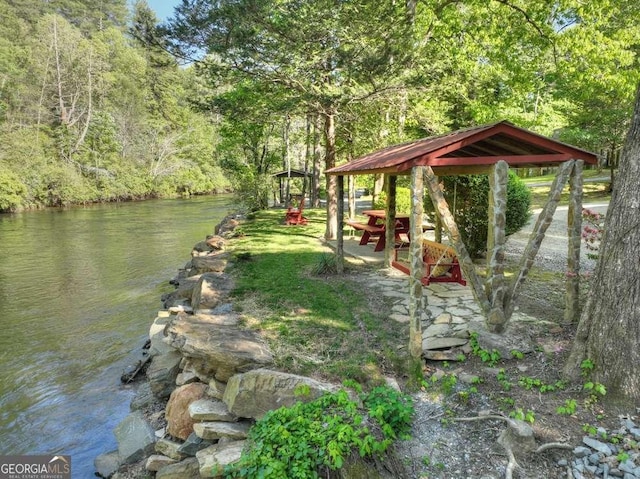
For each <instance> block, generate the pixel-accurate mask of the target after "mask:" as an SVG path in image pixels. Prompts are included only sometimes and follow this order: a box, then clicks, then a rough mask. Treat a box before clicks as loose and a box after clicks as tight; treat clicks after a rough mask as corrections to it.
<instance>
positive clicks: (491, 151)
mask: <svg viewBox="0 0 640 479" xmlns="http://www.w3.org/2000/svg"><path fill="white" fill-rule="evenodd" d="M597 162H598V158H597V156H596V155H595V154H593V153H590V152H588V151H585V150H582V149H580V148H576V147H574V146H571V145H568V144H565V143H562V142H559V141H556V140H553V139H551V138H548V137H545V136H543V135H539V134H537V133H534V132H532V131H529V130H526V129H523V128H520V127H517V126H515V125H514V124H512V123H510V122H507V121H500V122H497V123H492V124H489V125H483V126H476V127H471V128H466V129H463V130H458V131H454V132H451V133H447V134H444V135H438V136H433V137H429V138H424V139H421V140H416V141H411V142H408V143H403V144H399V145H394V146H390V147H388V148H384V149H382V150H379V151H375V152H373V153H370V154H368V155H365V156H362V157H360V158H357V159H355V160H353V161H350V162H349V163H345V164H343V165H340V166H336V167H334V168H331V169H329V170H327V171H326V174H328V175H337V178H338V198H337V200H338V202H337V203H338V204H337V209H338V219H339V222H338V223H339V224H338V228H337V254H338V256H339V259H340V261H339V264H341V263H342V260H343V257H344V236H343V227H342V221H341V220H342V218H343V216H344V203H343V201H344V176H346V175H362V174H384V175H387V176H386V178H385V180H386V181H385V185H386V186H385V187H386V190H387V191H386V192H387V204H386V215H385V218H386V224H385V234H386V245H387V246H386V251H385V264H386V265H387V266H391V264H392V257H393V248H394V243H395V232H394V225H395V224H396V222H395V190H396V186H395V185H396V179H397V176H398V175H411V212H410V225H411V226H410V235H411V237H412V238H421V237H422V220H423V213H424V211H423V199H424V189H425V186H426V189H427V191H428V194H429V196H430V197H431V200H432V201H433V204H434V206H435V210H436V214H437V216H438V219H439V220H440V221H441V223H442V224H443V225H444V227H445V229H446V231H447V233H448V237H449V240H450V242H451V243H452V246H453V247H454V248H455V251H456V254H457V256H458V260H459V262H460V266H461V268H462V271H463V273H464V276H465V277H466V278H467V280H468V282H469V284H470V286H471V289H472V291H473V293H474V296H475V298H476V300H477V301H478V303H479V304H480V306H481V308H482V310H483V312H484V314H485V316H486V318H487V327H488V329H489V330H491V331H493V332H501V331H503V330H504V328H505V327H506V323H507V322H508V320H509V318H510V317H511V314H512V313H513V309H514V307H515V300H516V298H517V296H518V293H519V291H520V289H521V286H522V283H523V282H524V280H525V279H526V277H527V275H528V273H529V270H530V268H531V265H532V264H533V261H534V259H535V256H536V254H537V252H538V249H539V247H540V243H541V242H542V239H543V238H544V234H545V231H546V229H547V227H548V226H549V223H550V222H551V220H552V218H553V214H554V212H555V210H556V206H557V205H558V202H559V200H560V194H561V192H562V190H563V188H564V186H565V185H566V184H567V182H568V184H569V212H568V261H567V263H568V264H567V269H568V271H567V292H566V293H567V294H566V308H565V319H566V320H568V321H573V320H575V319H576V315H577V312H578V310H579V308H578V293H579V274H578V273H579V270H580V241H581V230H582V226H581V224H582V217H581V214H582V169H583V165H584V164H585V163H586V164H589V165H594V164H597ZM550 166H551V167H557V168H558V169H557V175H556V178H555V180H554V181H553V184H552V186H551V189H550V192H549V197H548V199H547V202H546V204H545V205H544V208H543V209H542V212H541V213H540V215H539V217H538V219H537V222H536V225H535V227H534V230H533V232H532V234H531V237H530V240H529V244H528V245H527V247H526V249H525V252H524V254H523V257H522V260H521V262H520V271H519V273H517V274H516V275H515V277H514V279H513V280H512V281H511V282H509V283H507V281H506V279H505V276H504V267H505V256H504V245H505V241H506V235H505V231H504V225H505V213H506V191H507V188H506V184H507V179H508V171H509V168H510V167H511V168H531V167H550ZM469 174H487V175H489V183H490V193H489V195H490V196H489V234H488V240H487V276H486V277H487V279H486V280H485V281H484V282H483V281H481V279H480V277H479V276H478V274H477V273H476V269H475V265H474V263H473V262H472V260H471V258H470V256H469V254H468V253H467V250H466V248H465V245H464V243H463V242H462V240H461V237H460V233H459V231H458V227H457V225H456V223H455V220H454V217H453V215H452V214H451V211H450V209H449V205H448V204H447V202H446V200H445V198H444V196H443V194H442V190H441V188H440V185H439V182H438V176H444V175H469ZM409 261H410V280H409V296H410V308H409V310H410V335H411V337H410V352H411V354H412V356H413V357H415V358H419V357H420V355H421V353H422V329H421V319H422V313H423V312H422V311H421V309H420V308H419V305H420V304H423V303H422V283H421V279H422V278H421V276H422V274H423V270H424V268H423V255H422V244H421V242H419V241H412V242H411V243H410V246H409Z"/></svg>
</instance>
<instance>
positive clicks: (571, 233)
mask: <svg viewBox="0 0 640 479" xmlns="http://www.w3.org/2000/svg"><path fill="white" fill-rule="evenodd" d="M583 165H584V161H582V160H577V161H576V162H575V164H574V165H573V169H572V170H571V176H570V177H569V210H568V211H567V238H568V239H569V242H568V249H567V290H566V297H565V309H564V320H565V322H567V323H571V322H574V321H575V322H577V321H578V319H579V318H580V246H581V240H582V167H583Z"/></svg>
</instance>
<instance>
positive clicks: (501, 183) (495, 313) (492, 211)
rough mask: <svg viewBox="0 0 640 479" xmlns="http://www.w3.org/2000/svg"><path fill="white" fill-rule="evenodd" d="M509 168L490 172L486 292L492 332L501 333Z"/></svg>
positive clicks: (502, 163) (498, 167)
mask: <svg viewBox="0 0 640 479" xmlns="http://www.w3.org/2000/svg"><path fill="white" fill-rule="evenodd" d="M508 180H509V165H508V164H507V162H506V161H502V160H500V161H498V162H497V163H496V164H495V165H493V166H492V167H491V171H490V172H489V187H490V190H489V222H488V231H487V279H486V281H485V292H486V295H487V298H488V299H489V302H490V303H491V311H489V316H488V318H487V325H488V326H489V329H490V330H496V331H499V330H502V329H503V327H504V324H505V322H506V321H505V317H504V296H505V283H504V264H505V256H504V245H505V241H506V234H505V230H506V223H507V182H508Z"/></svg>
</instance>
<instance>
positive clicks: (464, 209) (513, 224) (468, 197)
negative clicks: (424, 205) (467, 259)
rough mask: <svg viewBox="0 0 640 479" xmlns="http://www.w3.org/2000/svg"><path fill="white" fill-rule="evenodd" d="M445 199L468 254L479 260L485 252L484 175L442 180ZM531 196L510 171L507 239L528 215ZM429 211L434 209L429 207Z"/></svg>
mask: <svg viewBox="0 0 640 479" xmlns="http://www.w3.org/2000/svg"><path fill="white" fill-rule="evenodd" d="M442 181H443V183H444V195H445V198H446V199H447V202H448V203H449V208H450V209H451V211H452V212H453V213H454V215H455V218H456V223H457V224H458V228H459V229H460V235H461V236H462V240H463V241H464V244H465V246H466V247H467V250H468V251H469V254H470V255H471V256H472V257H480V256H481V255H482V254H484V253H485V252H486V248H487V232H488V221H489V218H488V216H487V211H488V208H489V177H488V176H486V175H470V176H448V177H442ZM530 204H531V195H530V192H529V189H528V188H527V186H526V184H525V183H524V182H523V181H522V180H521V179H520V178H518V176H517V175H516V174H515V173H514V172H512V171H510V172H509V181H508V183H507V212H506V225H505V231H506V234H507V235H510V234H513V233H515V232H516V231H518V230H520V229H521V228H522V227H523V226H524V225H525V224H527V221H528V220H529V217H530V215H531V213H530V211H529V206H530ZM429 206H430V208H429V210H430V211H433V206H432V205H429Z"/></svg>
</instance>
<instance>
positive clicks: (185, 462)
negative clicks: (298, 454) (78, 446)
mask: <svg viewBox="0 0 640 479" xmlns="http://www.w3.org/2000/svg"><path fill="white" fill-rule="evenodd" d="M238 224H239V222H238V218H237V217H236V216H229V217H227V218H225V219H224V220H223V221H222V222H221V223H220V224H219V225H218V226H217V227H216V229H215V235H212V236H209V237H207V238H206V240H204V241H201V242H199V243H197V244H196V245H195V246H194V247H193V250H192V251H191V260H190V261H189V262H188V263H187V264H186V265H185V266H184V267H183V268H182V269H180V271H179V273H178V275H177V277H176V278H174V279H173V280H171V283H172V284H174V285H175V290H174V291H173V292H172V293H170V294H167V295H164V296H163V298H162V301H163V305H164V307H165V309H164V310H162V311H160V312H159V313H158V315H157V317H156V318H155V319H154V321H153V323H152V324H151V327H150V330H149V339H150V346H149V352H148V354H149V355H151V356H152V357H151V361H150V364H149V366H148V368H147V371H146V375H147V383H145V384H143V385H142V386H140V388H139V391H138V394H137V396H136V398H135V399H134V400H133V401H132V405H131V408H132V411H133V412H132V413H131V414H130V415H129V416H127V417H126V418H125V419H124V420H123V421H122V422H121V423H120V424H119V425H118V426H117V427H116V429H115V430H114V434H115V436H116V440H117V442H118V450H116V451H112V452H109V453H107V454H103V455H101V456H99V457H98V458H96V460H95V466H96V471H97V475H99V476H100V477H105V478H109V477H113V478H115V479H117V478H125V477H131V476H130V475H129V476H128V475H126V473H125V472H122V470H123V467H122V466H123V465H127V464H132V463H136V462H140V461H142V460H144V461H145V463H144V464H145V468H146V470H147V471H149V472H151V473H155V477H156V478H158V479H160V478H162V479H169V478H180V479H189V478H200V477H222V470H223V469H224V467H225V466H226V465H227V464H230V463H232V462H234V461H237V460H238V459H239V458H240V454H241V452H242V449H243V447H244V444H245V442H244V440H245V439H246V437H247V433H248V431H249V428H250V427H251V425H252V424H253V423H254V421H255V420H256V419H259V418H261V417H262V416H263V415H264V414H265V413H266V412H267V411H269V410H271V409H276V408H279V407H281V406H289V405H292V404H294V403H295V402H296V401H298V400H300V397H298V396H296V395H295V394H294V391H295V390H296V388H297V387H298V386H300V385H301V384H305V385H306V386H308V388H305V389H308V390H309V391H310V393H309V394H308V395H306V396H305V399H306V400H313V399H315V398H317V397H318V396H320V395H321V394H322V393H324V392H326V391H335V390H337V389H338V388H337V386H335V385H332V384H327V383H321V382H318V381H315V380H312V379H310V378H306V377H301V376H295V375H291V374H286V373H282V372H278V371H273V370H271V369H269V368H270V367H271V366H272V365H273V354H272V353H271V351H270V349H269V347H268V345H267V344H266V343H265V342H264V341H263V340H262V338H261V337H260V335H259V333H257V332H255V331H251V330H247V329H244V328H243V327H241V326H240V325H239V316H238V315H237V314H236V313H235V312H234V311H233V308H232V305H231V304H230V303H229V301H228V293H229V291H231V289H232V287H233V284H232V279H231V277H230V276H229V274H228V268H230V265H231V264H232V261H231V259H232V258H231V257H230V255H229V253H228V252H227V251H225V246H226V241H227V240H229V239H231V238H233V236H234V235H235V233H234V230H235V228H236V227H237V226H238ZM158 401H160V403H161V405H164V410H161V411H155V412H154V411H153V407H152V405H154V404H158ZM145 413H146V414H145ZM154 418H155V419H156V420H158V419H162V418H164V420H165V421H166V426H165V427H162V428H160V429H158V430H154V428H153V427H152V426H151V425H150V422H151V419H154ZM160 422H161V423H162V421H160ZM119 470H120V472H118V471H119Z"/></svg>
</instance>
